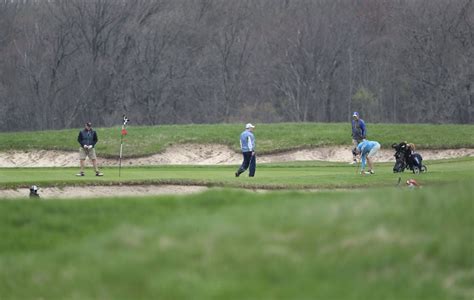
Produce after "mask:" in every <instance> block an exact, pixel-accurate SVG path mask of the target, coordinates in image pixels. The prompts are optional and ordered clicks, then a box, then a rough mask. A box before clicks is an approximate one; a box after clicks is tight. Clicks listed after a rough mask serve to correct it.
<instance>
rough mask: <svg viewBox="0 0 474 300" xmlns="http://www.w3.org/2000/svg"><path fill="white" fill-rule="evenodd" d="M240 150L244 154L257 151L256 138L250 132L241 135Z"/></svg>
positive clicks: (246, 131)
mask: <svg viewBox="0 0 474 300" xmlns="http://www.w3.org/2000/svg"><path fill="white" fill-rule="evenodd" d="M240 149H242V152H252V151H255V136H254V135H253V133H252V132H251V131H250V130H245V131H244V132H242V133H241V134H240Z"/></svg>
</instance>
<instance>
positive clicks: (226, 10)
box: [0, 0, 474, 131]
mask: <svg viewBox="0 0 474 300" xmlns="http://www.w3.org/2000/svg"><path fill="white" fill-rule="evenodd" d="M473 42H474V3H473V0H412V1H409V0H359V1H350V0H238V1H231V0H123V1H118V0H69V1H64V0H49V1H46V0H44V1H41V0H17V1H15V0H4V1H2V2H1V3H0V102H1V105H0V129H1V130H3V131H15V130H43V129H60V128H70V127H77V126H82V125H83V124H84V122H85V121H87V120H90V121H92V122H94V124H95V125H96V126H98V125H99V126H112V125H117V124H120V120H121V117H122V114H123V113H126V114H128V116H129V118H130V119H131V120H132V122H133V123H134V124H143V125H156V124H170V123H218V122H249V121H252V122H282V121H291V122H340V121H347V120H349V118H350V114H351V112H352V111H360V113H361V115H362V117H363V118H364V119H366V120H367V121H370V122H392V123H399V122H400V123H415V122H416V123H424V122H431V123H473V120H474V108H473V101H474V92H473V82H474V67H473V66H474V43H473Z"/></svg>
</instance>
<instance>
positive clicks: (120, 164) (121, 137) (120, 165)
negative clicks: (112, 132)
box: [119, 134, 123, 177]
mask: <svg viewBox="0 0 474 300" xmlns="http://www.w3.org/2000/svg"><path fill="white" fill-rule="evenodd" d="M122 148H123V134H121V135H120V155H119V177H120V174H121V171H122Z"/></svg>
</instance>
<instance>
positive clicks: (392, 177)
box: [0, 157, 474, 196]
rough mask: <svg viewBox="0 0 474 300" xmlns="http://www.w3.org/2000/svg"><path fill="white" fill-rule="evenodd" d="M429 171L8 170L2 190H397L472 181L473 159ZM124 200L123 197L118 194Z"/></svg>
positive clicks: (386, 167)
mask: <svg viewBox="0 0 474 300" xmlns="http://www.w3.org/2000/svg"><path fill="white" fill-rule="evenodd" d="M425 163H426V165H427V166H428V172H427V173H424V174H419V175H415V174H413V173H412V172H410V171H408V170H407V171H405V172H404V173H401V174H393V172H392V167H393V164H391V163H383V164H378V165H376V169H375V170H376V172H377V173H376V174H375V175H373V176H361V175H358V174H357V170H358V169H357V166H353V165H347V164H345V163H325V162H293V163H286V164H268V165H259V166H258V169H257V176H256V177H255V178H249V177H247V176H246V175H247V173H244V174H242V175H241V177H239V178H235V176H234V173H235V171H236V169H237V166H157V167H133V168H123V169H122V172H121V177H119V174H118V169H117V168H105V169H103V171H104V173H105V176H104V177H96V176H94V172H93V170H91V169H89V170H88V172H86V176H84V177H76V176H75V173H76V172H77V169H75V168H4V169H1V172H0V187H2V188H17V187H28V186H30V185H32V184H36V185H39V186H40V187H48V186H66V185H84V186H87V185H110V184H118V183H121V184H178V185H204V186H222V187H246V188H264V189H301V188H307V189H313V188H314V189H319V188H352V187H377V186H394V185H395V184H396V183H397V180H398V178H399V177H401V178H402V179H403V180H405V179H408V178H415V179H417V180H418V181H419V182H420V183H421V184H424V185H432V186H433V185H435V184H439V183H447V182H456V181H466V180H470V181H471V182H472V180H473V178H474V158H472V157H471V158H469V157H466V158H460V159H452V160H440V161H432V162H429V161H428V162H425ZM114 196H119V195H114Z"/></svg>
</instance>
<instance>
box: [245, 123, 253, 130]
mask: <svg viewBox="0 0 474 300" xmlns="http://www.w3.org/2000/svg"><path fill="white" fill-rule="evenodd" d="M249 128H255V126H253V125H252V123H247V125H245V129H249Z"/></svg>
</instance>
